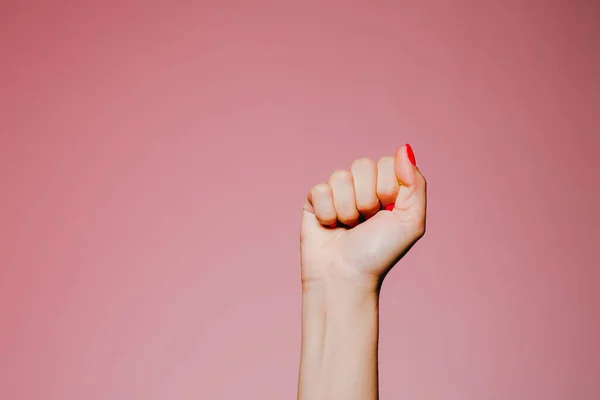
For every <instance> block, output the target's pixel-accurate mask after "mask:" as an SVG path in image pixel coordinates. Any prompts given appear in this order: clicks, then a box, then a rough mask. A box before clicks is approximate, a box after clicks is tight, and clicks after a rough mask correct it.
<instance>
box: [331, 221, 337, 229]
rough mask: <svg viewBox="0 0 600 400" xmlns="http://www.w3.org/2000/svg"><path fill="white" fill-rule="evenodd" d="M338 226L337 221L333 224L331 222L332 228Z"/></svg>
mask: <svg viewBox="0 0 600 400" xmlns="http://www.w3.org/2000/svg"><path fill="white" fill-rule="evenodd" d="M336 226H337V222H334V223H333V224H329V227H330V228H335V227H336Z"/></svg>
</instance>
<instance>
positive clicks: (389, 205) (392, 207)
mask: <svg viewBox="0 0 600 400" xmlns="http://www.w3.org/2000/svg"><path fill="white" fill-rule="evenodd" d="M385 209H386V210H388V211H392V210H393V209H394V203H392V204H388V205H387V206H385Z"/></svg>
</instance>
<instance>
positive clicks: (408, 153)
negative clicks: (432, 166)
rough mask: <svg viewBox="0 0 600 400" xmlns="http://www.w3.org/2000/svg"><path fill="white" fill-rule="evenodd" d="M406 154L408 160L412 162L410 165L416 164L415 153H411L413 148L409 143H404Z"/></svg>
mask: <svg viewBox="0 0 600 400" xmlns="http://www.w3.org/2000/svg"><path fill="white" fill-rule="evenodd" d="M405 146H406V154H407V155H408V159H409V160H410V162H411V163H412V165H415V166H416V165H417V161H416V160H415V153H413V149H412V147H410V144H408V143H406V145H405Z"/></svg>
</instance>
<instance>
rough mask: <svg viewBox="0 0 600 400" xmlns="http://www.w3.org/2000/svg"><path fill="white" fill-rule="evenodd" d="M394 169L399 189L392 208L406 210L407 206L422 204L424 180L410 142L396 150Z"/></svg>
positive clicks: (412, 207)
mask: <svg viewBox="0 0 600 400" xmlns="http://www.w3.org/2000/svg"><path fill="white" fill-rule="evenodd" d="M394 169H395V171H396V177H397V178H398V182H399V183H400V189H399V190H398V195H397V196H396V202H395V204H394V209H393V210H401V211H406V210H408V209H409V208H410V209H414V207H420V206H421V205H422V206H424V202H425V200H426V181H425V177H424V176H423V175H422V174H421V172H420V171H419V168H418V167H417V163H416V159H415V154H414V152H413V149H412V147H411V146H410V144H408V143H407V144H405V145H404V146H401V147H399V148H398V149H397V150H396V155H395V164H394ZM423 211H425V210H423Z"/></svg>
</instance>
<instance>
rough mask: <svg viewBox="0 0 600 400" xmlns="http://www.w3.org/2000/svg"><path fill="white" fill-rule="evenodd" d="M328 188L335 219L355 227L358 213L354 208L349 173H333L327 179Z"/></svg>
mask: <svg viewBox="0 0 600 400" xmlns="http://www.w3.org/2000/svg"><path fill="white" fill-rule="evenodd" d="M329 186H331V189H332V190H333V203H334V206H335V210H336V212H337V219H338V220H339V221H340V222H341V223H342V224H344V225H347V226H355V225H357V224H358V222H359V218H360V213H359V212H358V210H357V208H356V198H355V194H354V179H353V177H352V174H351V173H350V171H344V170H340V171H335V172H334V173H333V174H331V177H330V178H329Z"/></svg>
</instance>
